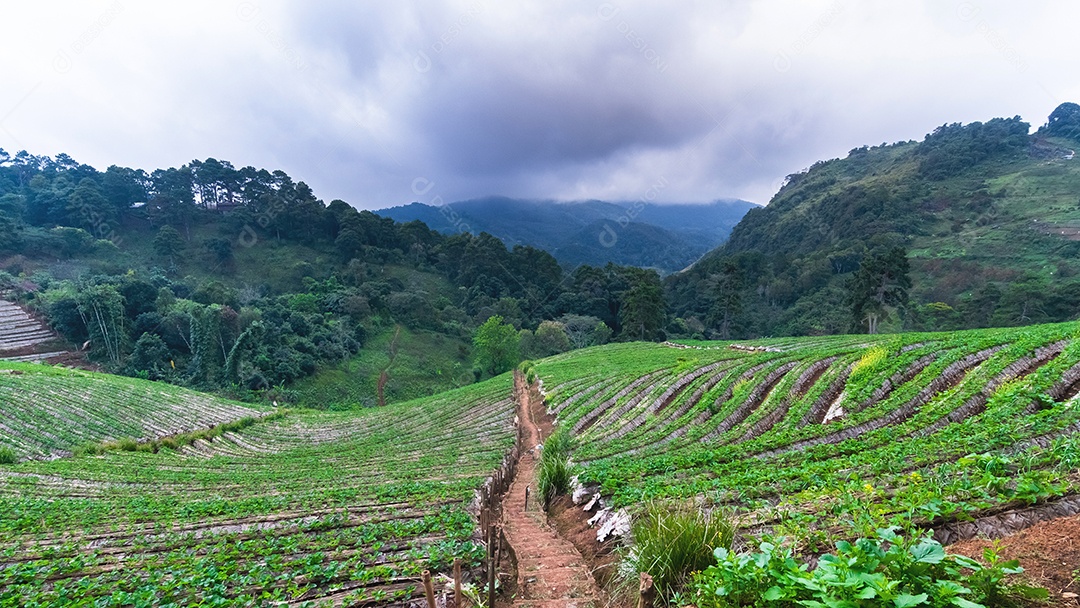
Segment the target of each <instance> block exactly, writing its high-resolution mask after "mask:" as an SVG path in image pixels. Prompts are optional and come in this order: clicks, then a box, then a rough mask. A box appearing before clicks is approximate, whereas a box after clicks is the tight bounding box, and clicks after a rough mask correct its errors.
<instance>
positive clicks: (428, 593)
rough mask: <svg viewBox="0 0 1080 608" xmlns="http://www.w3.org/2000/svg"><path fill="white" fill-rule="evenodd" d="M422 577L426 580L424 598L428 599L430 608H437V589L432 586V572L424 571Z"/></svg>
mask: <svg viewBox="0 0 1080 608" xmlns="http://www.w3.org/2000/svg"><path fill="white" fill-rule="evenodd" d="M420 577H421V578H423V580H424V596H425V597H427V605H428V608H435V588H434V586H432V584H431V571H429V570H424V571H423V572H421V573H420Z"/></svg>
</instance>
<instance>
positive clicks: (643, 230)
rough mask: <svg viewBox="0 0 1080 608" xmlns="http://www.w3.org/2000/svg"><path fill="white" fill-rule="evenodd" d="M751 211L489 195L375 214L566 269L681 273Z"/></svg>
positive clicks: (741, 204) (742, 205) (735, 206)
mask: <svg viewBox="0 0 1080 608" xmlns="http://www.w3.org/2000/svg"><path fill="white" fill-rule="evenodd" d="M755 207H756V205H754V204H753V203H749V202H747V201H742V200H735V199H724V200H717V201H714V202H711V203H707V204H700V205H686V204H684V205H678V204H670V205H668V204H664V205H662V204H645V203H609V202H604V201H577V202H555V201H532V200H521V199H510V198H504V197H488V198H482V199H473V200H467V201H459V202H455V203H451V204H447V205H444V206H442V207H438V206H432V205H426V204H423V203H412V204H409V205H404V206H401V207H391V208H389V209H382V210H379V211H376V212H375V213H377V214H379V215H381V216H383V217H389V218H393V219H394V220H396V221H399V222H408V221H412V220H420V221H422V222H424V223H425V224H427V225H428V226H430V227H431V228H432V229H434V230H438V231H440V232H444V233H449V234H453V233H457V232H472V233H473V234H478V233H480V232H487V233H489V234H491V235H493V236H496V237H498V238H499V239H500V240H502V241H503V242H505V243H506V244H507V245H508V246H511V247H512V246H514V245H532V246H533V247H538V248H540V249H544V250H545V251H548V252H551V253H552V254H553V255H554V256H555V257H556V259H558V260H559V262H560V263H561V264H563V265H564V266H567V267H570V268H574V267H576V266H578V265H581V264H589V265H592V266H603V265H605V264H607V263H609V262H611V263H614V264H620V265H628V266H640V267H649V268H656V269H657V270H660V271H662V272H665V273H667V272H674V271H676V270H681V269H683V268H685V267H686V266H688V265H690V264H691V263H693V262H694V261H695V260H697V259H698V258H699V257H700V256H701V255H702V254H704V253H705V252H707V251H709V250H710V249H712V248H714V247H716V246H717V245H719V244H720V243H722V242H724V239H726V238H727V235H728V233H729V232H730V231H731V228H732V226H734V225H735V224H736V223H737V222H738V221H739V219H740V218H742V216H743V215H744V214H745V213H746V212H747V210H749V209H752V208H755Z"/></svg>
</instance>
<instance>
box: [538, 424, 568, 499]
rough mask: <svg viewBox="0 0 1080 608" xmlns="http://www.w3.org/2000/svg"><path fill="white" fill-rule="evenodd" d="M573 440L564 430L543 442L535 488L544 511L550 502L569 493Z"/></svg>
mask: <svg viewBox="0 0 1080 608" xmlns="http://www.w3.org/2000/svg"><path fill="white" fill-rule="evenodd" d="M573 447H574V446H573V439H572V438H571V437H570V433H569V432H567V431H566V429H564V428H560V429H557V430H556V431H555V432H554V433H552V435H551V437H548V439H547V441H545V442H544V449H543V451H542V452H541V453H540V466H539V467H538V469H537V476H536V487H537V490H538V491H539V494H540V499H541V500H542V501H543V503H544V510H545V511H546V510H547V508H548V507H549V506H551V501H552V500H554V499H555V497H556V496H558V495H559V494H566V493H567V492H569V491H570V480H571V479H572V478H573V477H574V465H573V464H572V463H571V462H570V451H571V450H572V449H573Z"/></svg>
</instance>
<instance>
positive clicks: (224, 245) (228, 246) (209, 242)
mask: <svg viewBox="0 0 1080 608" xmlns="http://www.w3.org/2000/svg"><path fill="white" fill-rule="evenodd" d="M202 246H203V249H205V250H206V252H207V253H208V254H209V255H210V259H211V260H212V261H213V262H215V263H217V265H218V266H219V267H222V266H223V267H225V268H226V269H228V268H232V265H233V244H232V241H230V240H229V239H223V238H220V237H214V238H209V239H206V240H205V241H203V245H202Z"/></svg>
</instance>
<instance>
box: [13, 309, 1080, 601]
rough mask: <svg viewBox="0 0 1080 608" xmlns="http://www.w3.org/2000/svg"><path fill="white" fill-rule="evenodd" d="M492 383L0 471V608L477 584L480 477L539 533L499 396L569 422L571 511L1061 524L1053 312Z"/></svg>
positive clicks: (746, 533) (692, 345)
mask: <svg viewBox="0 0 1080 608" xmlns="http://www.w3.org/2000/svg"><path fill="white" fill-rule="evenodd" d="M526 377H536V378H538V380H539V385H538V386H542V387H543V388H542V390H543V392H544V394H545V396H544V400H543V401H542V402H541V401H533V398H532V397H531V396H530V397H523V395H525V394H529V395H532V394H534V392H535V391H536V390H537V387H536V386H534V387H533V388H532V389H528V388H527V387H525V386H523V385H522V384H521V383H522V382H524V379H525V378H526ZM516 382H517V383H516V384H515V385H513V386H512V385H511V382H510V378H509V376H508V375H503V376H500V377H498V378H495V379H492V380H489V381H486V382H483V383H479V384H476V385H473V386H470V387H466V388H463V389H458V390H455V391H451V392H448V393H444V394H442V395H438V396H436V397H428V398H424V399H420V400H416V401H411V402H408V403H402V404H396V405H390V406H387V407H383V408H366V409H363V410H358V411H350V412H318V411H309V410H307V411H293V412H289V413H288V414H287V415H286V416H285V417H282V418H277V419H274V420H271V421H266V422H259V423H256V424H253V425H250V426H248V427H246V428H243V429H240V430H237V431H235V432H226V433H223V434H220V435H218V436H209V437H207V438H205V439H203V440H200V441H196V442H194V443H193V444H191V445H182V446H177V447H175V448H173V447H168V446H162V447H161V449H159V450H158V451H157V452H156V453H152V452H149V451H131V452H128V451H115V450H114V451H107V452H105V453H104V454H102V455H99V456H87V455H81V456H75V457H70V458H61V459H57V460H52V461H46V462H42V461H28V462H22V463H19V464H15V465H11V464H0V531H2V532H3V537H4V538H5V539H10V540H8V541H6V542H5V544H4V545H3V546H2V547H0V548H2V549H3V550H4V551H5V555H6V556H7V557H6V558H4V559H5V560H6V561H5V564H4V566H5V567H3V568H0V598H18V599H19V600H20V602H21V603H23V604H26V603H35V604H40V605H62V604H64V603H65V602H69V603H70V602H72V601H90V600H94V601H95V602H96V603H98V604H102V605H114V604H116V605H120V604H132V603H143V604H147V605H155V604H166V603H170V602H173V603H177V604H192V603H199V602H203V603H208V604H210V603H215V602H218V603H221V602H226V603H236V604H241V603H258V602H278V601H282V602H284V601H292V602H296V603H301V604H302V603H303V602H318V603H322V602H326V603H328V604H334V605H337V604H360V605H380V606H382V605H403V604H405V602H407V601H410V600H411V601H419V600H421V599H422V597H423V586H422V584H421V580H422V571H423V570H430V571H431V572H432V573H433V574H435V575H436V576H438V575H440V574H443V575H445V574H448V573H450V572H451V565H452V563H453V560H454V559H461V560H462V562H463V565H464V568H465V570H466V572H470V571H471V573H470V574H469V576H470V577H475V576H476V575H477V574H478V573H482V572H483V570H482V569H481V566H482V565H483V563H484V556H485V549H484V545H483V544H482V542H481V540H480V539H482V538H483V536H482V533H483V531H486V530H487V527H486V525H487V524H489V523H491V522H492V521H493V520H492V519H491V516H490V514H489V513H488V512H486V511H485V510H484V509H483V508H482V506H483V505H485V504H488V503H487V502H486V501H487V500H488V494H487V492H488V491H489V489H491V488H494V489H495V490H497V491H502V490H505V489H506V488H507V487H510V488H512V490H511V492H510V495H509V497H508V498H507V502H506V503H505V504H506V505H507V508H510V509H512V511H513V512H512V513H510V514H508V515H504V517H503V521H504V522H506V521H510V522H511V523H512V524H513V525H512V526H511V527H510V530H509V532H510V534H508V536H507V538H508V540H509V542H511V543H517V544H516V545H513V546H512V547H511V548H512V550H513V551H514V552H515V553H516V554H517V555H518V556H526V557H522V558H519V559H526V560H532V559H533V558H534V557H535V556H537V555H541V554H543V553H544V552H543V551H537V550H536V549H538V548H539V547H533V546H532V545H531V544H529V543H534V542H535V543H540V542H543V543H549V542H552V541H550V539H549V540H541V539H547V538H548V537H547V536H542V535H540V532H539V531H535V532H528V531H521V530H520V529H517V528H516V526H518V525H521V523H522V522H525V521H526V520H530V519H537V518H539V519H538V521H542V519H543V518H542V516H541V515H540V513H539V511H538V510H537V507H536V506H535V505H536V503H535V502H533V503H532V505H533V506H531V507H529V512H525V506H524V504H523V499H524V490H523V489H522V488H521V487H520V485H519V484H518V482H517V481H516V477H514V472H515V471H516V470H517V468H516V467H514V466H513V465H512V463H513V462H514V460H513V458H512V457H513V455H514V454H515V452H512V451H511V450H512V448H513V446H514V443H515V437H519V438H520V437H521V435H522V434H525V435H527V438H526V440H527V441H528V444H529V445H535V444H536V443H537V442H538V438H537V436H538V434H539V432H540V428H538V426H537V424H539V427H548V428H550V424H551V423H550V422H547V421H544V420H543V416H541V414H542V412H532V413H529V414H525V410H521V409H519V410H518V415H517V420H522V417H521V416H522V415H525V422H524V423H523V424H522V425H521V426H519V425H516V424H515V411H514V407H513V397H516V398H517V399H518V400H521V399H525V401H519V402H521V403H532V404H533V407H535V406H536V405H540V406H541V407H542V406H543V404H545V403H546V406H547V409H548V410H549V411H550V412H551V413H552V414H554V416H555V420H554V424H555V427H556V428H557V429H562V430H565V431H567V432H569V434H570V442H569V450H570V457H571V458H572V460H573V462H574V463H576V464H575V465H574V466H575V467H576V470H575V471H574V473H576V474H577V475H578V478H579V479H580V480H581V481H582V483H583V484H584V485H583V487H582V488H580V489H579V491H578V494H579V498H581V497H582V496H583V497H584V498H585V499H586V500H589V499H590V498H591V497H596V496H598V498H597V499H596V500H594V501H591V502H592V503H594V504H595V505H599V506H598V507H592V508H595V509H597V510H601V509H602V511H599V512H598V511H597V510H594V511H593V512H592V513H589V514H587V515H585V517H586V518H587V517H592V516H593V515H596V516H597V517H596V519H597V520H598V521H600V522H604V521H611V519H610V518H611V517H612V516H615V515H617V516H619V517H621V516H622V515H621V514H620V510H622V509H624V510H625V511H624V513H625V514H626V515H627V516H628V517H630V518H631V519H635V518H640V517H641V516H642V513H643V510H642V509H643V507H644V506H645V505H648V504H651V503H653V501H664V502H663V503H662V504H664V505H667V506H674V505H678V504H684V502H685V501H693V502H692V504H694V505H699V506H700V505H704V506H705V507H709V508H715V507H720V508H721V509H722V510H723V512H724V513H727V514H728V516H729V517H731V519H732V521H733V522H735V528H736V534H737V536H738V538H739V539H740V541H739V542H740V543H741V544H740V546H742V545H746V546H750V547H752V546H756V543H755V539H756V538H761V537H762V535H773V536H774V537H775V536H783V537H786V538H787V539H789V542H790V543H792V544H791V546H790V547H791V549H792V550H794V551H797V555H798V556H803V555H816V554H820V553H821V552H824V551H829V550H831V549H832V548H833V547H836V546H837V545H836V543H837V542H838V541H846V540H850V539H851V538H853V537H856V536H859V535H867V534H870V535H873V534H876V533H878V532H875V531H877V530H880V529H884V528H889V527H891V526H898V527H899V529H915V530H918V529H923V528H926V529H929V530H930V531H932V533H933V535H934V537H935V538H936V539H938V540H939V541H940V542H942V543H944V544H946V545H948V544H950V543H954V542H956V541H957V540H960V539H965V538H972V537H973V536H974V535H975V534H976V533H989V534H992V535H1002V534H1007V533H1011V532H1015V531H1016V530H1018V529H1020V528H1023V527H1026V526H1030V525H1032V524H1035V523H1037V522H1039V521H1044V520H1049V519H1051V518H1054V517H1060V516H1062V515H1066V514H1069V513H1076V512H1078V511H1080V499H1078V496H1080V479H1077V477H1076V475H1075V469H1076V456H1075V455H1076V453H1077V448H1078V446H1077V445H1076V443H1077V440H1076V439H1075V437H1076V433H1075V431H1076V429H1077V428H1078V426H1080V409H1078V408H1076V407H1075V405H1076V395H1077V393H1078V390H1080V324H1077V323H1068V324H1057V325H1042V326H1036V327H1028V328H1020V329H994V330H973V331H966V332H952V333H923V334H898V335H890V336H833V337H823V338H785V339H772V340H761V341H754V342H739V343H731V342H686V343H683V344H673V343H669V344H665V345H658V344H645V343H629V344H618V345H607V346H600V347H592V348H588V349H583V350H579V351H575V352H572V353H566V354H562V355H558V356H555V357H551V358H548V359H544V360H540V361H537V362H535V363H534V364H533V365H532V366H531V367H530V368H529V370H528V374H527V375H526V374H521V375H518V376H517V381H516ZM30 386H31V387H32V386H33V384H31V385H30ZM145 401H146V402H147V403H149V402H152V401H153V398H145ZM27 407H28V408H30V409H32V408H33V407H34V406H33V404H30V405H28V406H27ZM69 423H70V422H67V421H63V420H62V421H60V423H59V424H60V425H65V424H69ZM547 452H548V449H547V448H545V449H544V453H545V454H546V453H547ZM523 457H524V458H528V459H529V461H528V465H523V466H522V467H520V468H521V470H524V471H528V472H531V471H532V469H533V467H534V466H536V462H535V461H534V460H533V458H534V456H532V455H523ZM540 463H541V467H542V466H543V460H541V461H540ZM511 478H513V479H515V481H514V482H513V483H511V482H510V480H511ZM117 487H122V488H123V491H122V492H117V491H115V488H117ZM477 490H479V492H477ZM534 496H535V494H534ZM88 499H89V500H88ZM533 500H535V499H533ZM912 526H914V528H911V527H912ZM905 533H906V532H905ZM544 534H547V535H550V534H551V532H550V531H549V532H545V533H544ZM591 534H592V533H591V532H589V533H584V534H581V535H579V538H587V537H588V536H589V535H591ZM604 546H605V547H607V550H610V547H611V541H608V542H607V543H606V544H605V545H604ZM544 547H549V545H548V544H545V545H544ZM503 550H504V551H505V549H503ZM561 551H562V552H561V553H559V554H558V555H556V556H555V557H556V558H558V559H564V560H565V559H569V560H572V561H573V563H575V564H578V565H576V566H574V567H573V569H575V570H579V569H580V561H581V559H582V558H581V557H580V556H579V555H576V554H575V553H574V551H573V550H572V549H563V550H561ZM521 563H526V562H521ZM527 563H532V562H531V561H528V562H527ZM543 563H544V562H541V564H543ZM565 563H569V562H565ZM550 567H551V568H552V570H551V571H547V570H542V571H536V572H530V573H518V574H519V575H522V576H521V578H519V579H518V580H519V583H521V584H523V585H525V586H524V587H520V588H518V593H520V594H523V595H519V596H518V597H519V598H521V597H524V599H526V600H528V599H529V597H530V596H529V594H530V593H533V592H534V591H530V589H531V587H529V586H528V585H529V582H528V581H529V579H528V577H530V576H531V577H533V578H534V579H539V580H543V581H549V580H555V578H550V579H549V578H548V577H549V576H552V577H557V576H558V572H556V571H559V570H560V568H562V567H561V566H557V565H551V566H550ZM565 569H566V570H567V571H569V570H570V569H571V568H565ZM158 572H166V573H167V575H165V576H159V575H158V574H157V573H158ZM500 580H501V581H502V585H512V584H513V583H512V580H513V579H512V578H511V577H510V573H509V572H508V573H506V574H504V575H500ZM445 581H446V579H437V582H436V588H437V593H439V592H442V591H443V590H444V589H445V586H446V585H447V583H446V582H445ZM522 581H524V583H522ZM542 586H543V585H540V584H539V583H537V585H536V587H537V589H536V590H535V592H536V593H539V592H540V591H542V590H541V589H539V588H540V587H542ZM549 586H550V585H549ZM1070 588H1071V587H1070ZM545 589H546V587H545ZM532 597H537V596H532ZM564 597H565V596H564ZM579 597H581V596H579Z"/></svg>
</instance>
